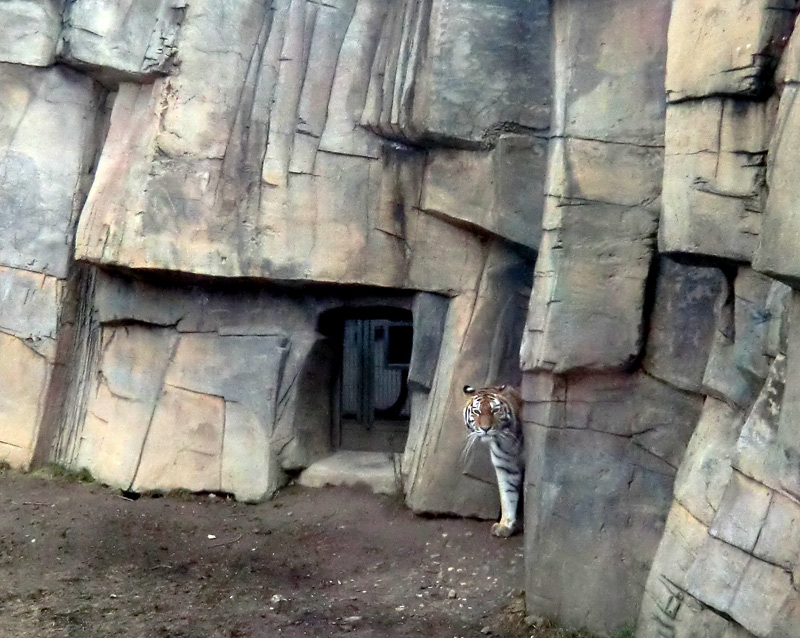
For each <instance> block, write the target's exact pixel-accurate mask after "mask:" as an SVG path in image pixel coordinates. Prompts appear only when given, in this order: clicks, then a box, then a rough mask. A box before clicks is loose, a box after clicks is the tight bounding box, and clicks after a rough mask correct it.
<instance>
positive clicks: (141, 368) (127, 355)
mask: <svg viewBox="0 0 800 638" xmlns="http://www.w3.org/2000/svg"><path fill="white" fill-rule="evenodd" d="M176 340H177V335H176V334H175V333H174V332H173V331H171V330H168V329H163V328H154V327H145V326H142V325H139V326H126V327H121V328H113V327H111V328H105V329H103V332H102V336H101V345H100V347H101V352H102V355H101V357H100V360H99V362H98V364H97V365H98V368H97V370H96V371H94V370H93V371H92V372H93V375H92V376H93V378H94V379H96V381H95V383H94V384H92V385H91V388H92V390H91V394H90V396H89V398H88V401H87V408H86V419H85V422H84V423H81V424H79V426H80V434H79V437H78V440H79V441H80V443H79V445H78V449H77V451H76V453H75V458H74V459H59V460H60V461H61V462H62V463H65V464H69V465H70V466H72V467H73V468H74V469H81V468H86V469H88V470H89V471H90V472H91V473H92V475H93V476H94V477H95V478H97V479H98V480H100V481H103V482H105V483H107V484H109V485H113V486H116V487H120V488H122V489H130V488H131V485H132V483H133V480H134V478H135V476H136V471H137V467H138V465H139V460H140V457H141V453H142V449H143V446H144V444H145V441H146V439H147V436H148V431H149V427H150V422H151V419H152V417H153V412H154V410H155V408H156V404H157V402H158V397H159V395H160V393H161V390H162V384H163V379H164V374H165V372H166V369H167V366H168V364H169V359H170V356H171V355H172V352H173V350H174V347H175V343H176Z"/></svg>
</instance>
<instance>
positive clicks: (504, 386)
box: [499, 383, 508, 392]
mask: <svg viewBox="0 0 800 638" xmlns="http://www.w3.org/2000/svg"><path fill="white" fill-rule="evenodd" d="M507 385H508V384H506V383H504V384H503V385H501V386H500V388H499V390H500V392H502V391H503V390H505V389H506V387H507Z"/></svg>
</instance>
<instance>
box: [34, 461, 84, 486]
mask: <svg viewBox="0 0 800 638" xmlns="http://www.w3.org/2000/svg"><path fill="white" fill-rule="evenodd" d="M34 476H44V477H47V478H57V479H61V480H62V481H67V482H69V483H94V477H93V476H92V473H91V472H90V471H89V470H87V469H86V468H85V467H82V468H81V469H79V470H73V469H70V468H66V467H64V466H63V465H56V464H55V463H49V464H47V465H45V466H44V467H43V468H41V469H40V470H36V472H34Z"/></svg>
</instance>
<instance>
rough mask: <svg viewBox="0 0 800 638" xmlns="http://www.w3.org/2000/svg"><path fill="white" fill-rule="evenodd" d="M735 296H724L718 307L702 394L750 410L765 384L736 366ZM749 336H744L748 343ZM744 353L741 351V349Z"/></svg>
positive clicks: (730, 292) (739, 350) (731, 293)
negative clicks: (749, 407)
mask: <svg viewBox="0 0 800 638" xmlns="http://www.w3.org/2000/svg"><path fill="white" fill-rule="evenodd" d="M734 295H735V292H734V290H733V289H732V287H731V289H729V290H728V294H727V295H725V296H721V297H720V299H719V300H718V303H717V304H716V306H715V309H714V310H715V314H716V317H717V323H716V330H715V331H714V339H713V342H712V345H711V352H710V353H709V357H708V363H707V365H706V369H705V372H704V373H703V391H704V392H705V393H706V394H708V395H710V396H714V397H717V398H719V399H722V400H724V401H728V402H729V403H731V404H732V405H735V406H738V407H747V406H749V405H750V403H751V402H752V401H753V400H754V399H755V398H756V395H757V394H758V392H759V390H760V389H761V385H762V383H763V380H762V379H761V378H760V377H759V376H757V375H753V374H751V373H750V372H749V371H748V370H747V369H746V368H745V369H743V368H740V367H738V366H737V365H736V363H737V362H736V357H737V347H736V339H737V337H738V335H737V334H736V319H735V305H736V299H735V296H734ZM747 336H748V335H747V334H746V333H745V334H743V335H742V336H741V339H742V340H746V338H747ZM738 352H741V347H740V348H739V349H738Z"/></svg>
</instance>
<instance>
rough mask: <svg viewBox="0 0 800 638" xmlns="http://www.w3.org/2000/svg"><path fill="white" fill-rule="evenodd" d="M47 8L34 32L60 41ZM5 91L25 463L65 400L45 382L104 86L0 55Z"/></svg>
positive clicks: (11, 385)
mask: <svg viewBox="0 0 800 638" xmlns="http://www.w3.org/2000/svg"><path fill="white" fill-rule="evenodd" d="M11 4H12V5H13V4H14V3H11ZM22 4H24V3H22ZM43 4H44V3H43ZM48 4H49V3H48ZM44 8H45V7H44V6H42V7H40V9H44ZM44 13H45V15H44V18H42V19H43V20H44V22H43V24H42V25H41V28H42V33H41V36H42V37H41V38H40V39H38V40H36V42H37V43H38V44H42V43H45V44H46V43H51V44H52V46H54V45H55V35H54V34H53V33H50V36H52V37H50V36H48V37H45V35H46V33H48V31H47V30H46V27H47V25H49V24H50V22H51V20H50V18H51V17H52V16H51V15H50V13H48V12H44ZM45 18H46V20H45ZM4 19H5V18H4V16H3V15H0V22H2V21H3V20H4ZM59 25H60V23H59ZM10 26H13V21H9V22H7V23H4V24H3V28H10ZM0 30H2V28H0ZM56 34H57V32H56ZM31 47H33V44H31ZM34 50H35V48H30V49H27V50H26V51H27V53H29V54H31V55H33V53H34ZM6 53H7V56H8V59H12V60H15V59H20V58H19V56H15V55H14V53H15V52H14V51H13V50H12V51H9V52H6ZM17 53H22V52H17ZM33 57H34V58H35V60H31V59H26V58H25V56H22V60H23V61H24V62H31V61H42V62H44V63H46V62H48V61H50V60H51V59H52V58H51V57H50V55H48V54H47V52H46V51H44V50H40V51H39V53H38V54H37V55H36V56H33ZM28 58H30V56H28ZM0 94H1V95H2V96H3V111H2V114H1V115H0V149H2V150H0V387H2V392H0V461H6V462H9V463H11V464H12V465H14V466H17V467H22V468H26V467H27V466H28V465H29V464H30V462H31V459H32V456H33V451H34V448H35V445H36V440H37V436H38V434H39V429H40V426H41V423H42V419H43V418H44V416H45V410H46V409H47V410H50V411H52V410H58V409H59V405H57V403H55V402H52V401H47V397H48V389H49V387H50V382H51V379H52V375H53V370H54V366H55V365H56V364H57V363H59V361H58V357H57V352H58V351H60V349H59V348H58V344H57V340H58V338H59V335H58V333H59V322H60V320H61V319H60V315H61V312H62V308H63V304H64V301H65V295H67V294H69V293H68V285H67V280H68V277H69V276H70V274H71V264H72V261H71V251H72V242H73V239H72V238H73V232H74V227H75V222H76V219H77V213H78V210H79V206H80V205H81V202H82V198H83V195H84V193H85V182H84V180H85V178H86V177H87V176H88V174H89V172H90V170H91V167H92V163H93V160H94V153H95V151H96V149H95V145H96V140H95V134H96V127H95V124H96V120H97V114H98V113H99V111H100V108H99V107H100V103H101V99H102V96H103V94H104V93H103V91H101V90H100V89H99V87H98V85H96V84H95V83H94V82H93V81H92V80H91V79H89V78H87V77H85V76H82V75H80V74H78V73H76V72H74V71H72V70H70V69H66V68H62V67H51V68H37V67H33V66H26V65H24V64H6V63H2V62H0Z"/></svg>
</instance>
